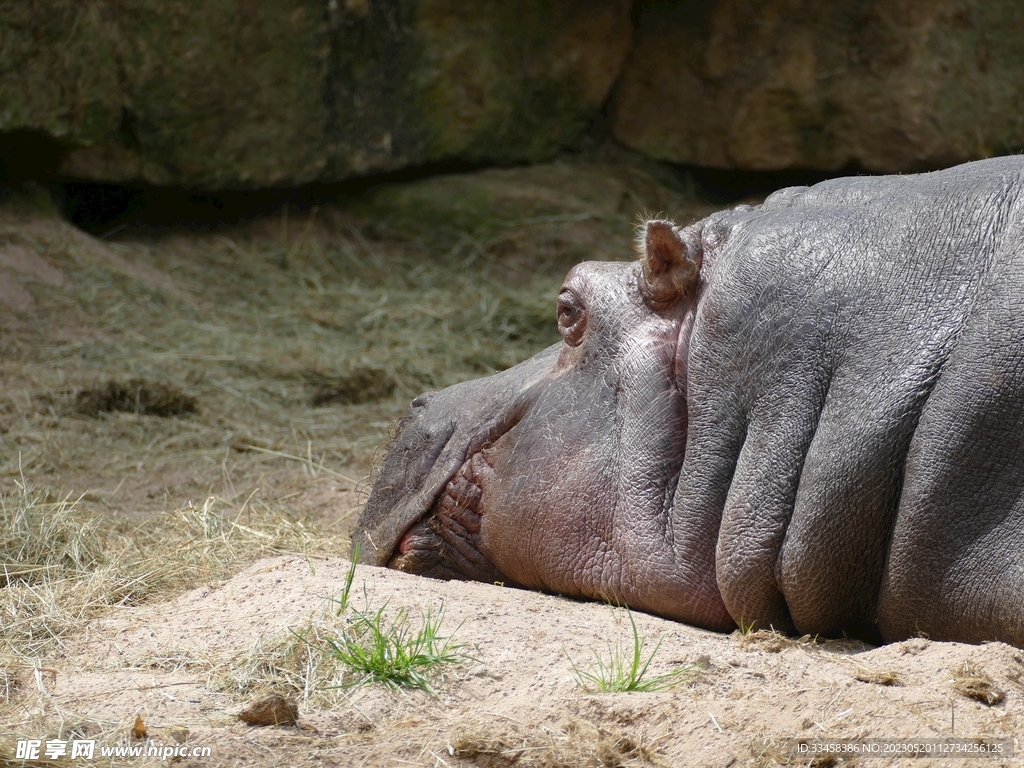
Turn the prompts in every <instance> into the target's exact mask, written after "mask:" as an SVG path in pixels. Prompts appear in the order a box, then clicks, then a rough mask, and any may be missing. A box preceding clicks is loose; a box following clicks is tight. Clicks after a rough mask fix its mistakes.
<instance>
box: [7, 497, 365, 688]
mask: <svg viewBox="0 0 1024 768" xmlns="http://www.w3.org/2000/svg"><path fill="white" fill-rule="evenodd" d="M0 510H2V520H0V530H2V531H3V532H4V537H3V538H2V539H0V546H2V551H0V557H2V564H3V568H4V573H5V580H6V587H5V588H4V589H2V590H0V617H2V621H0V627H2V629H0V638H2V640H3V645H2V646H0V648H2V650H0V663H3V664H4V666H6V667H8V668H17V667H22V668H31V667H33V666H38V665H40V661H39V660H40V659H46V658H48V657H53V656H54V655H59V652H60V644H61V641H62V639H63V638H64V637H65V636H66V635H67V634H68V633H70V632H72V631H74V630H75V629H77V628H79V627H81V625H82V622H83V621H86V620H88V619H89V618H92V617H94V616H96V615H99V614H100V613H101V612H102V611H103V610H104V609H106V608H108V607H110V606H114V605H129V604H137V603H139V602H142V601H144V600H146V599H148V598H150V597H152V596H154V595H160V596H165V595H168V594H172V593H175V592H178V591H181V590H182V589H185V588H190V587H192V586H195V585H198V584H202V583H209V582H211V581H216V580H219V579H222V578H224V577H225V576H227V575H230V574H231V573H233V572H234V571H236V570H237V569H238V568H239V567H240V566H241V565H242V564H245V563H249V562H251V561H253V560H255V559H258V558H260V557H265V556H270V555H280V554H296V553H298V554H302V555H305V556H307V557H317V556H330V555H337V554H338V552H339V551H344V549H345V548H346V545H347V540H346V539H345V538H343V537H341V536H339V535H334V536H332V535H330V534H327V533H325V532H323V531H321V530H318V529H317V528H315V527H314V526H311V525H310V524H309V523H307V522H303V521H302V520H298V519H296V518H294V517H292V516H290V515H288V514H286V513H284V512H283V511H282V510H281V509H279V508H275V506H274V505H273V504H268V503H267V502H265V501H263V500H261V499H259V498H257V497H253V498H250V499H248V500H247V501H246V502H245V503H244V504H243V505H242V506H241V507H230V506H227V505H224V504H223V503H221V502H219V501H218V500H217V499H216V498H213V497H210V498H208V499H207V500H206V501H205V502H204V503H203V504H202V506H192V505H186V506H185V507H182V508H179V509H175V510H171V511H169V512H167V513H165V514H161V515H156V516H153V517H151V518H149V519H147V520H146V521H144V522H141V523H140V522H133V521H126V520H124V519H120V520H118V519H107V520H104V519H102V518H99V517H97V516H95V515H92V514H89V513H87V512H83V511H82V510H81V509H80V508H79V507H78V505H77V504H76V502H75V501H74V500H72V499H68V498H64V499H58V500H49V499H48V498H47V497H46V495H45V494H42V493H39V492H35V491H33V490H32V489H31V488H30V487H29V486H27V484H24V483H22V484H20V485H19V486H18V492H17V493H15V494H3V495H0ZM168 553H173V556H169V554H168ZM5 694H9V691H7V692H5Z"/></svg>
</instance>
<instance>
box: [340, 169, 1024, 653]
mask: <svg viewBox="0 0 1024 768" xmlns="http://www.w3.org/2000/svg"><path fill="white" fill-rule="evenodd" d="M638 252H639V258H638V259H636V260H633V261H627V262H620V263H611V262H584V263H582V264H579V265H577V266H576V267H574V268H573V269H572V270H571V271H570V272H569V274H568V276H567V277H566V278H565V282H564V284H563V285H562V288H561V292H560V293H559V295H558V306H557V312H556V315H557V322H558V329H559V331H560V332H561V335H562V342H561V343H560V344H557V345H555V346H553V347H551V348H549V349H546V350H544V351H542V352H540V353H539V354H538V355H536V356H535V357H533V358H531V359H529V360H527V361H525V362H523V363H520V364H519V365H516V366H515V367H512V368H509V369H507V370H505V371H502V372H499V373H496V374H494V375H492V376H489V377H486V378H482V379H478V380H474V381H468V382H465V383H462V384H458V385H455V386H452V387H449V388H447V389H444V390H442V391H439V392H431V393H427V394H424V395H421V396H420V397H417V398H416V399H415V400H413V402H412V405H411V407H410V409H409V411H408V413H407V414H406V416H405V417H404V418H403V419H402V420H401V422H400V423H399V425H398V430H397V437H396V438H395V440H394V442H393V444H392V446H391V448H390V450H389V452H388V454H387V456H386V458H385V459H384V461H383V464H382V465H381V467H380V470H379V474H378V476H377V478H376V481H375V483H374V485H373V488H372V490H371V493H370V496H369V498H368V500H367V502H366V505H365V507H364V509H363V511H362V513H361V515H360V518H359V521H358V524H357V528H356V531H355V533H354V536H353V542H354V544H355V545H358V547H359V552H360V555H359V557H360V559H361V561H362V562H365V563H371V564H376V565H382V566H383V565H386V566H388V567H391V568H397V569H399V570H403V571H407V572H411V573H417V574H422V575H425V576H433V577H437V578H442V579H471V580H479V581H485V582H502V583H504V584H506V585H510V586H517V587H521V588H527V589H535V590H543V591H545V592H549V593H554V594H559V595H565V596H569V597H573V598H579V599H601V600H611V601H616V602H618V603H619V604H624V605H627V606H629V607H631V608H633V609H636V610H641V611H646V612H650V613H653V614H657V615H660V616H663V617H668V618H671V619H675V620H679V621H682V622H687V623H689V624H693V625H696V626H698V627H704V628H707V629H711V630H719V631H729V630H731V629H733V628H735V627H736V626H737V625H739V626H741V627H750V626H754V627H757V628H766V629H767V628H774V629H775V630H778V631H780V632H787V633H800V634H804V633H806V634H812V635H820V636H823V637H835V636H840V635H843V634H846V635H850V636H854V637H861V638H864V639H867V640H869V641H873V642H891V641H896V640H900V639H904V638H908V637H912V636H918V635H923V636H927V637H930V638H932V639H937V640H956V641H963V642H985V641H991V640H999V641H1004V642H1007V643H1010V644H1013V645H1016V646H1019V647H1024V158H1022V157H1002V158H994V159H989V160H983V161H978V162H973V163H968V164H966V165H961V166H957V167H954V168H950V169H946V170H942V171H936V172H931V173H924V174H916V175H898V176H878V177H852V178H840V179H833V180H830V181H825V182H822V183H820V184H816V185H814V186H810V187H794V188H788V189H783V190H781V191H778V192H776V193H774V194H772V195H771V196H770V197H768V198H767V199H766V200H765V202H764V203H763V204H761V205H757V206H753V207H751V206H747V205H740V206H738V207H735V208H732V209H731V210H726V211H722V212H718V213H715V214H712V215H711V216H708V217H707V218H705V219H703V220H701V221H698V222H696V223H694V224H690V225H689V226H677V225H676V224H674V223H672V222H670V221H665V220H651V221H647V222H646V223H645V224H643V225H641V228H640V230H639V234H638Z"/></svg>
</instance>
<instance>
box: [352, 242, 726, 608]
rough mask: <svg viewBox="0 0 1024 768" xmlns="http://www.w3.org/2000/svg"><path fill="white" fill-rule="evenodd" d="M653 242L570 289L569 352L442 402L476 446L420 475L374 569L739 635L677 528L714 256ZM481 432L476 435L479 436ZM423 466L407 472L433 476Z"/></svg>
mask: <svg viewBox="0 0 1024 768" xmlns="http://www.w3.org/2000/svg"><path fill="white" fill-rule="evenodd" d="M645 234H646V239H645V241H644V243H643V248H644V259H643V260H642V261H640V262H632V263H616V264H606V263H585V264H581V265H579V266H577V267H576V268H574V269H573V270H572V271H571V272H570V273H569V275H568V277H567V278H566V281H565V283H564V285H563V289H562V292H561V294H560V296H559V308H558V322H559V329H560V331H561V332H562V336H563V344H562V345H561V347H560V348H557V349H555V348H552V349H549V350H547V351H546V352H544V353H542V354H541V355H540V356H538V358H534V359H532V360H530V361H527V362H525V363H522V364H520V366H516V367H515V368H512V369H510V370H508V371H504V372H502V373H500V374H497V375H495V376H494V377H490V379H483V380H478V381H475V382H467V383H466V384H461V385H457V386H456V387H451V388H449V389H448V390H444V391H443V392H441V393H437V395H436V399H435V400H434V401H433V402H432V403H430V404H428V406H427V410H426V412H424V414H422V416H424V417H426V416H429V423H431V424H434V425H435V426H436V425H438V424H446V425H447V432H448V434H449V435H451V434H453V432H458V431H459V430H463V433H462V435H461V437H457V436H456V437H451V438H449V440H448V444H447V445H446V446H445V447H444V449H442V450H440V451H439V452H438V455H439V456H440V455H441V454H444V453H445V452H446V451H447V452H448V454H449V455H448V456H447V458H444V460H443V461H441V460H440V459H439V460H438V461H437V462H435V464H434V466H433V467H432V468H431V469H430V471H429V472H418V474H419V475H426V478H425V479H423V478H422V477H421V478H420V481H418V482H417V483H410V482H408V481H407V482H406V483H405V486H406V487H410V488H411V486H412V485H415V486H416V490H415V492H412V493H406V494H404V496H402V495H401V494H399V498H398V499H393V501H395V502H396V504H395V505H393V506H395V508H396V509H401V510H403V511H402V513H401V515H400V516H399V517H400V518H401V519H400V520H394V519H393V520H392V527H391V528H389V533H388V536H387V540H386V541H384V542H380V543H382V544H384V546H382V547H381V548H380V550H379V553H378V555H377V557H376V558H375V559H369V561H370V562H378V563H379V564H387V565H389V566H390V567H393V568H397V569H400V570H405V571H409V572H413V573H418V574H422V575H428V576H435V577H440V578H458V579H474V580H480V581H501V582H505V583H510V584H515V585H520V586H524V587H529V588H535V589H542V590H545V591H549V592H555V593H559V594H564V595H569V596H574V597H589V598H601V599H610V600H615V601H618V602H624V603H626V604H628V605H630V606H632V607H635V608H639V609H643V610H650V611H652V612H655V613H660V614H662V615H667V616H672V617H675V618H680V619H683V620H687V621H691V622H693V623H697V624H702V625H704V626H711V627H714V628H728V627H730V626H732V621H731V619H730V618H729V616H728V614H727V613H726V612H725V610H724V607H722V605H721V597H720V595H719V593H718V589H717V585H716V584H715V583H714V579H713V577H712V578H710V579H709V578H707V572H708V571H707V569H703V570H702V571H701V573H700V575H696V576H695V575H694V573H693V571H692V569H688V568H687V567H686V566H685V563H684V564H683V565H682V566H681V565H680V563H679V556H678V555H677V552H676V550H675V549H674V545H673V541H672V538H673V537H672V534H671V530H670V529H671V523H670V520H669V517H670V515H669V509H670V507H671V502H672V496H673V493H674V491H675V487H676V484H677V482H678V476H679V472H680V467H681V466H682V463H683V456H684V453H685V444H686V428H687V413H686V399H685V389H686V364H685V363H686V355H687V350H688V342H689V336H690V331H691V329H692V321H693V310H694V306H695V303H696V293H697V291H696V287H697V278H698V274H699V253H697V258H694V252H693V248H692V247H691V248H689V249H688V248H687V243H686V242H684V240H683V238H682V236H681V233H680V231H679V230H677V229H675V228H674V227H672V225H670V224H668V223H665V222H650V223H648V226H647V229H646V233H645ZM556 354H557V357H556ZM502 398H503V399H502ZM484 414H486V417H487V418H486V420H482V419H479V417H480V416H481V415H484ZM474 416H476V417H477V418H478V420H477V421H476V429H475V431H473V430H472V429H470V430H466V420H467V418H470V419H471V418H472V417H474ZM481 423H484V424H485V425H487V424H489V425H490V426H484V427H483V428H481V426H480V424H481ZM452 425H455V426H454V427H453V426H452ZM422 430H423V426H422V425H420V424H419V423H418V422H416V421H413V422H412V423H410V425H409V426H408V427H407V429H406V432H407V433H408V434H406V433H403V435H402V437H401V438H400V442H399V445H398V446H396V449H393V451H392V454H389V457H388V460H389V461H390V460H391V459H392V455H393V454H394V453H395V450H398V452H399V454H400V455H403V450H404V449H403V448H402V446H403V445H404V444H405V443H410V444H415V443H416V442H417V441H420V442H422V440H421V438H420V437H419V436H418V435H419V433H420V432H421V431H422ZM410 455H413V458H414V461H412V462H411V463H410V462H406V463H409V464H411V465H412V466H415V465H416V463H417V461H422V456H421V455H420V456H418V457H417V456H415V455H414V452H410ZM403 460H404V459H400V462H401V461H403ZM400 462H399V463H400ZM396 471H397V468H396ZM401 471H405V472H406V473H407V474H408V472H409V470H408V468H407V467H403V468H402V470H401ZM414 474H416V473H415V472H414ZM387 475H388V467H387V466H385V471H384V472H382V476H381V480H384V483H383V487H384V492H383V493H382V492H380V490H381V486H382V481H381V480H378V483H377V485H375V487H374V492H373V494H371V498H370V500H369V501H368V503H367V508H366V510H364V515H363V517H362V518H361V519H360V525H359V528H358V530H357V535H356V540H357V541H359V540H360V537H364V538H365V537H367V536H368V531H370V530H371V526H370V524H371V523H372V522H373V518H374V517H375V516H377V517H379V516H380V515H381V513H382V509H383V508H384V504H383V503H382V502H381V499H382V498H385V499H386V498H388V497H389V495H390V490H391V489H392V488H393V487H394V486H395V485H398V486H402V485H403V484H402V483H397V484H396V483H393V481H390V480H389V479H388V478H387ZM428 489H429V490H428ZM428 494H429V495H428ZM410 497H411V498H415V499H417V501H416V504H415V505H410V504H409V498H410ZM393 518H394V515H393ZM398 523H400V525H399V524H398ZM378 528H379V526H378ZM388 542H389V543H388ZM367 559H368V558H364V560H367Z"/></svg>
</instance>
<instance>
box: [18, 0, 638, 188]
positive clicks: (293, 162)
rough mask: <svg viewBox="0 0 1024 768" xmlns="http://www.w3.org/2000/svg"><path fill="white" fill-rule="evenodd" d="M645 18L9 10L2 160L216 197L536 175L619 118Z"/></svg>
mask: <svg viewBox="0 0 1024 768" xmlns="http://www.w3.org/2000/svg"><path fill="white" fill-rule="evenodd" d="M629 14H630V2H629V0H560V2H557V3H552V2H546V1H545V0H506V1H499V0H487V1H486V2H472V1H471V0H261V1H260V2H254V1H253V0H186V1H185V2H176V3H167V2H162V1H161V0H134V1H133V2H127V1H126V0H47V1H45V2H44V1H43V0H0V145H2V144H3V143H4V141H5V140H8V147H10V146H22V145H24V143H25V138H26V137H32V138H35V139H39V140H42V141H43V142H44V143H46V144H47V146H52V147H55V148H56V149H55V154H56V160H55V163H56V170H57V172H58V173H59V174H60V175H62V176H65V177H69V178H77V179H88V180H96V181H113V182H147V183H154V184H169V185H170V184H173V185H182V186H190V187H204V188H236V187H237V188H253V187H266V186H281V185H299V184H306V183H310V182H317V181H321V182H322V181H337V180H341V179H345V178H349V177H352V176H357V175H363V174H369V173H374V172H382V171H391V170H396V169H400V168H403V167H406V166H410V165H422V164H426V163H434V162H441V161H447V160H452V159H457V160H463V161H467V162H473V163H514V162H528V161H536V160H540V159H543V158H545V157H549V156H551V155H553V154H555V153H556V152H558V151H559V150H560V149H562V148H563V147H566V146H570V145H572V144H574V143H575V142H577V141H578V140H579V138H580V137H581V135H582V133H583V132H584V131H585V129H586V127H587V125H588V124H589V121H590V120H591V119H592V118H593V116H594V115H595V114H596V113H597V111H598V109H599V108H600V107H601V105H602V104H603V103H604V101H605V99H606V97H607V95H608V91H609V90H610V88H611V85H612V83H613V81H614V79H615V77H616V75H617V74H618V72H619V71H620V69H621V65H622V61H623V60H624V58H625V55H626V52H627V50H628V48H629V44H630V40H631V37H632V25H631V24H630V17H629ZM10 142H14V144H11V143H10ZM19 142H21V143H20V144H19ZM0 149H2V146H0ZM10 154H11V151H10V150H9V151H8V155H10Z"/></svg>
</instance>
